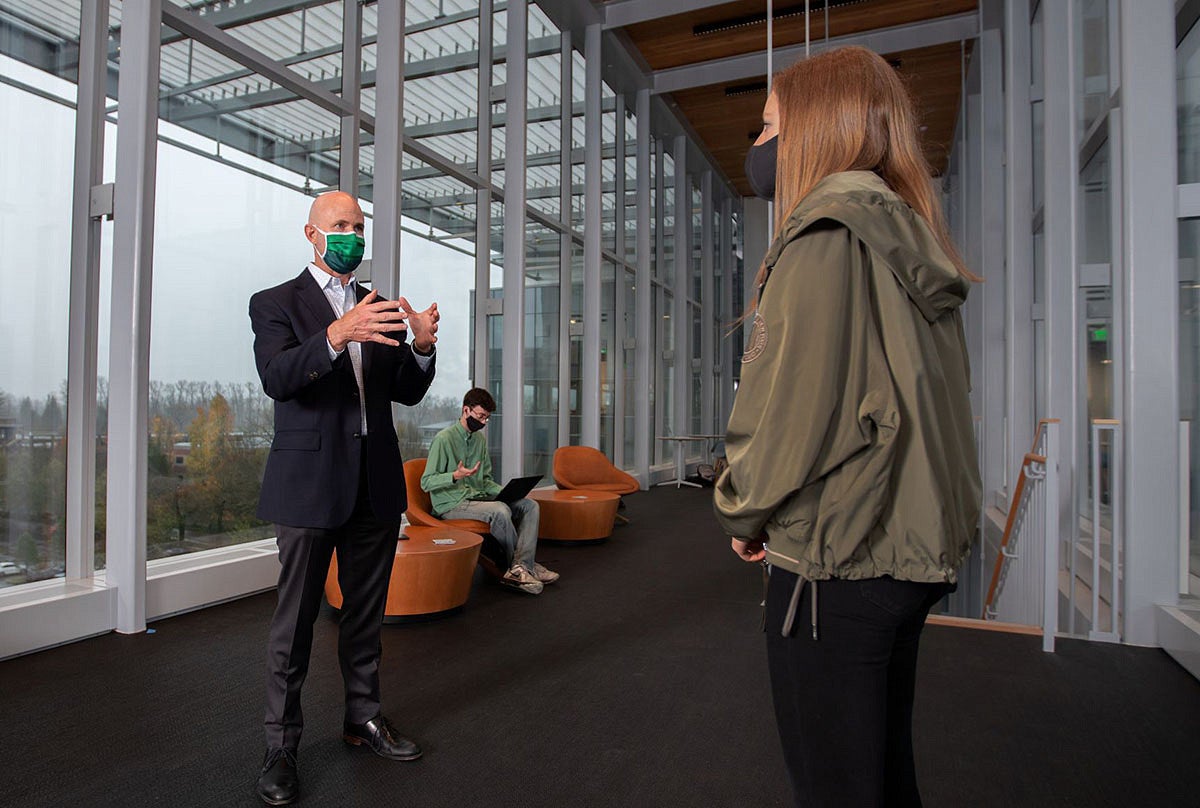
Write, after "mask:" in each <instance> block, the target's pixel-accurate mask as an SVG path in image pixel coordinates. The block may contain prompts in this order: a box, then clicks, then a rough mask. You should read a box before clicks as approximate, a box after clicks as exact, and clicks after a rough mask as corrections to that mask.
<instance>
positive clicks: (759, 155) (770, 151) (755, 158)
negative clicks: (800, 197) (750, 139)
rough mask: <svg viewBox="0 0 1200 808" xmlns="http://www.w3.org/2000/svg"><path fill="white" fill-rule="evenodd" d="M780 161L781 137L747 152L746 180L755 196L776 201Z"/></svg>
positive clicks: (756, 145) (757, 145) (755, 145)
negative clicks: (776, 178)
mask: <svg viewBox="0 0 1200 808" xmlns="http://www.w3.org/2000/svg"><path fill="white" fill-rule="evenodd" d="M778 159H779V136H778V135H776V136H775V137H773V138H771V139H770V140H768V141H766V142H765V143H756V144H754V145H753V146H751V147H750V151H748V152H746V166H745V169H746V179H747V180H749V182H750V190H752V191H754V195H755V196H757V197H759V198H761V199H765V200H767V201H768V202H774V201H775V164H776V161H777V160H778Z"/></svg>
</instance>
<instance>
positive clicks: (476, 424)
mask: <svg viewBox="0 0 1200 808" xmlns="http://www.w3.org/2000/svg"><path fill="white" fill-rule="evenodd" d="M485 426H487V424H485V423H484V422H483V421H480V420H479V419H478V418H476V417H475V416H474V415H471V414H469V413H468V414H467V431H468V432H478V431H479V430H481V429H483V428H484V427H485Z"/></svg>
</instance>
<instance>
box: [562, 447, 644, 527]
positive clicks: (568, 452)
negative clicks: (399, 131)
mask: <svg viewBox="0 0 1200 808" xmlns="http://www.w3.org/2000/svg"><path fill="white" fill-rule="evenodd" d="M553 473H554V482H555V483H556V484H557V485H558V487H559V488H566V489H577V490H582V491H601V492H603V493H606V494H616V495H617V496H624V495H625V494H633V493H635V492H637V491H640V490H642V486H641V484H640V483H639V482H638V481H637V478H636V477H634V476H633V475H631V474H626V473H625V472H623V471H621V470H620V469H619V468H617V467H616V466H614V465H613V464H612V463H611V462H610V461H609V459H608V457H607V456H606V455H605V454H604V452H601V451H600V450H599V449H593V448H592V447H590V446H560V447H558V448H557V449H555V450H554V472H553ZM617 518H618V519H619V520H621V521H622V522H628V521H629V520H628V519H626V518H625V517H624V516H621V515H620V514H618V515H617Z"/></svg>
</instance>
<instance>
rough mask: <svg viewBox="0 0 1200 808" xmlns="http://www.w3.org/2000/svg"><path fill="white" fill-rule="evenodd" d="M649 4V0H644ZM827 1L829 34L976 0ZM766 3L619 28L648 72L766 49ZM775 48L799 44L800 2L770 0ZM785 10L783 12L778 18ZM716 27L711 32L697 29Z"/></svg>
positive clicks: (821, 21) (816, 22) (817, 28)
mask: <svg viewBox="0 0 1200 808" xmlns="http://www.w3.org/2000/svg"><path fill="white" fill-rule="evenodd" d="M646 1H647V2H650V0H646ZM841 2H842V3H843V4H840V5H839V4H838V3H839V0H830V7H829V35H830V36H832V37H837V36H845V35H851V34H859V33H863V32H865V31H871V30H875V29H878V28H890V27H892V26H896V25H908V24H910V23H914V22H920V21H922V20H928V19H932V18H936V17H944V16H948V15H951V14H960V13H963V12H968V11H974V10H975V9H976V7H977V2H976V0H849V1H848V2H847V0H841ZM810 5H811V7H812V8H813V12H812V15H811V16H812V20H811V24H810V26H809V37H810V39H811V40H814V41H815V40H818V39H823V38H824V37H825V12H824V10H823V7H821V4H820V3H819V2H813V3H811V4H810ZM766 8H767V4H766V2H764V0H738V2H735V3H727V4H724V5H720V6H712V7H709V8H704V9H698V10H696V11H689V12H687V13H686V14H677V15H675V16H672V17H663V18H661V19H657V20H652V21H650V22H644V23H638V24H637V25H630V26H628V27H626V28H624V29H623V30H624V31H625V32H626V33H627V34H628V35H629V38H630V39H631V40H632V41H633V44H634V45H636V46H637V48H638V50H640V51H641V53H642V56H643V57H644V58H645V60H646V63H647V64H648V65H649V66H650V68H651V69H653V70H663V69H665V68H669V67H680V66H682V65H688V64H695V63H696V62H705V61H709V60H712V59H723V58H726V57H729V56H739V55H742V54H746V53H755V52H757V51H762V50H766V47H767V24H766V20H765V14H766ZM774 8H775V15H776V16H775V25H774V31H773V39H774V44H775V47H777V48H782V47H786V46H788V45H796V44H800V43H803V42H804V13H803V12H804V2H803V0H800V2H797V0H775V3H774ZM781 14H786V16H781ZM756 15H759V16H761V17H762V18H763V19H762V21H761V22H746V23H744V24H742V25H737V26H736V27H730V28H723V27H721V25H722V24H730V25H732V24H734V23H736V22H737V21H739V20H743V21H744V20H748V19H750V18H752V17H754V16H756ZM707 28H716V29H717V30H713V31H712V32H711V33H699V34H698V33H697V29H701V30H704V29H707Z"/></svg>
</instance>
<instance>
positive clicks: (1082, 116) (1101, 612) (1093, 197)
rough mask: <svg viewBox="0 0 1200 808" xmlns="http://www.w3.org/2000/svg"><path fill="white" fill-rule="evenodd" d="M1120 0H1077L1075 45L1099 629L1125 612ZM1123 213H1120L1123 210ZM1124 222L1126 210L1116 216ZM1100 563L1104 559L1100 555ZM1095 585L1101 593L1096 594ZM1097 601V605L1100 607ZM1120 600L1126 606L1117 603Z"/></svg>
mask: <svg viewBox="0 0 1200 808" xmlns="http://www.w3.org/2000/svg"><path fill="white" fill-rule="evenodd" d="M1113 8H1114V6H1113V5H1112V4H1110V3H1109V2H1108V0H1075V6H1074V8H1073V10H1072V11H1073V19H1074V22H1075V31H1076V37H1077V41H1078V43H1079V47H1078V49H1077V51H1076V57H1077V58H1076V63H1075V68H1076V75H1075V82H1076V83H1075V99H1076V109H1077V116H1076V117H1077V121H1078V126H1077V129H1076V136H1077V138H1078V142H1077V144H1076V145H1077V149H1078V155H1079V157H1078V160H1079V162H1078V165H1079V166H1080V169H1079V179H1078V196H1077V199H1078V213H1077V218H1076V255H1077V264H1078V284H1079V287H1078V290H1077V292H1076V305H1077V312H1078V314H1077V318H1078V319H1077V321H1076V324H1075V339H1076V345H1078V356H1079V367H1078V368H1077V374H1078V385H1079V387H1078V389H1079V391H1080V395H1079V398H1078V401H1077V413H1076V417H1077V420H1078V427H1077V433H1076V434H1077V441H1078V442H1077V446H1078V447H1079V448H1078V451H1077V453H1076V459H1075V463H1076V466H1075V467H1076V469H1077V470H1078V474H1077V476H1076V479H1077V480H1078V485H1077V486H1076V505H1077V508H1078V512H1079V535H1080V537H1081V539H1080V541H1079V543H1078V545H1077V546H1076V547H1075V548H1072V560H1071V565H1070V566H1071V568H1072V569H1073V570H1074V580H1073V581H1072V582H1071V583H1072V590H1073V594H1074V605H1073V608H1074V613H1073V614H1072V615H1069V616H1068V618H1069V619H1070V618H1071V617H1076V618H1078V620H1079V621H1080V622H1077V623H1074V624H1073V625H1075V626H1076V628H1077V629H1081V628H1082V627H1084V626H1086V627H1087V628H1088V629H1089V630H1093V631H1112V632H1114V633H1115V632H1116V631H1117V626H1118V625H1119V623H1120V616H1119V614H1114V613H1113V608H1114V594H1113V593H1114V592H1115V591H1117V590H1118V589H1119V580H1120V575H1121V570H1120V563H1121V562H1120V560H1119V558H1118V556H1119V554H1120V548H1119V547H1118V546H1117V541H1114V533H1117V535H1118V540H1119V525H1117V526H1115V527H1116V528H1117V529H1118V530H1117V531H1114V525H1113V519H1112V514H1113V506H1114V502H1113V494H1114V491H1115V488H1116V486H1117V485H1118V481H1117V479H1116V476H1115V475H1118V474H1120V473H1121V468H1120V466H1119V465H1118V464H1117V463H1116V458H1117V456H1118V453H1119V451H1120V443H1121V432H1120V424H1119V419H1120V417H1121V404H1120V379H1121V371H1120V365H1121V362H1122V358H1121V351H1120V348H1119V346H1120V341H1121V339H1122V336H1123V335H1122V334H1121V316H1120V305H1121V298H1120V297H1119V296H1117V295H1114V288H1119V273H1120V267H1121V264H1120V255H1119V253H1118V252H1117V251H1116V250H1115V249H1114V243H1116V239H1117V238H1119V228H1118V227H1117V226H1115V225H1114V219H1115V218H1116V217H1114V209H1113V182H1114V177H1116V176H1118V172H1117V170H1116V169H1117V165H1118V163H1117V161H1118V160H1119V158H1120V155H1119V154H1118V153H1115V152H1114V151H1113V149H1112V145H1111V144H1112V141H1111V139H1110V130H1111V128H1112V126H1113V124H1112V120H1113V118H1112V116H1111V114H1110V112H1111V110H1112V109H1114V108H1115V106H1116V104H1115V102H1114V99H1113V98H1112V97H1111V93H1112V92H1113V91H1114V90H1115V88H1116V86H1117V83H1118V82H1117V80H1116V78H1115V73H1114V68H1115V67H1116V65H1114V64H1113V63H1112V60H1111V59H1110V50H1109V49H1110V47H1111V39H1110V38H1111V37H1112V36H1115V25H1114V20H1113V18H1111V17H1110V12H1112V10H1113ZM1118 215H1119V212H1118ZM1118 221H1119V219H1118ZM1097 562H1098V563H1097ZM1093 592H1095V593H1096V594H1097V595H1098V597H1096V598H1093V597H1092V595H1093ZM1093 604H1094V608H1095V609H1096V613H1094V614H1093V613H1092V612H1093ZM1117 608H1118V609H1119V606H1118V607H1117Z"/></svg>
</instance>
